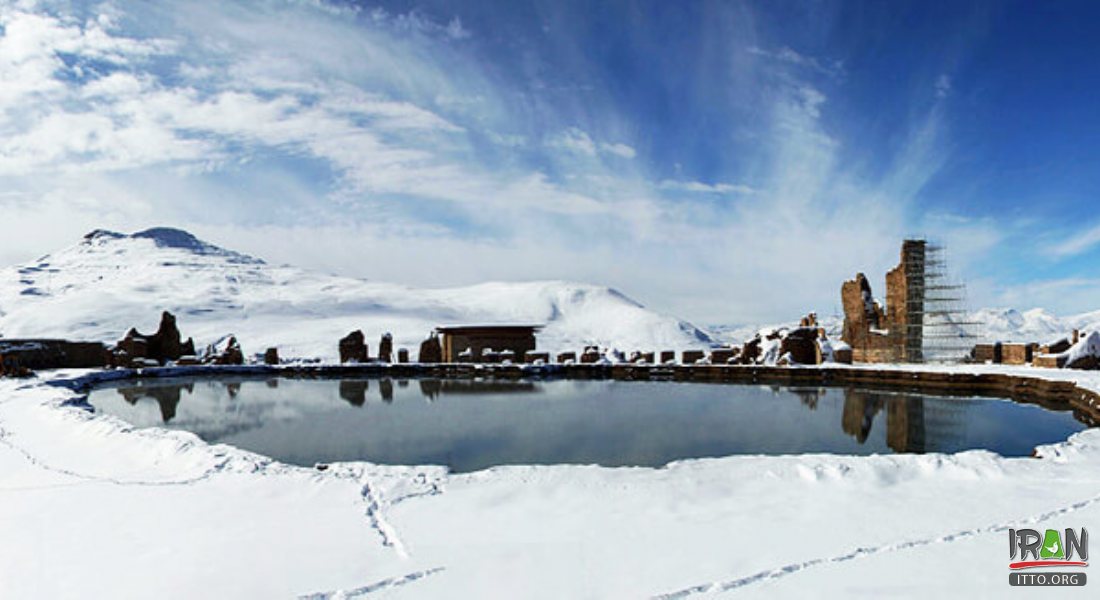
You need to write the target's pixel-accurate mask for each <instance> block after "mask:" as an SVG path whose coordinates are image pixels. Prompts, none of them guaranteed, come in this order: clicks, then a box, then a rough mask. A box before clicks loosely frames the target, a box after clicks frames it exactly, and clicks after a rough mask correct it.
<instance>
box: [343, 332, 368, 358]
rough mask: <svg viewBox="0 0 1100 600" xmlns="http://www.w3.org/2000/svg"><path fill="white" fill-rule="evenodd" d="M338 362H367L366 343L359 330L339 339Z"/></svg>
mask: <svg viewBox="0 0 1100 600" xmlns="http://www.w3.org/2000/svg"><path fill="white" fill-rule="evenodd" d="M340 362H342V363H347V362H357V363H365V362H367V343H366V338H365V337H364V336H363V332H362V331H361V330H359V329H356V330H355V331H353V332H351V333H349V334H347V335H346V336H344V337H343V338H341V339H340Z"/></svg>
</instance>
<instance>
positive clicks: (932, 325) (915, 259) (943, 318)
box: [902, 238, 981, 363]
mask: <svg viewBox="0 0 1100 600" xmlns="http://www.w3.org/2000/svg"><path fill="white" fill-rule="evenodd" d="M902 257H903V263H904V268H905V275H906V306H905V313H906V331H905V332H904V335H905V359H906V361H907V362H916V363H920V362H959V361H962V360H964V359H965V358H966V357H967V356H969V354H970V350H971V348H973V347H974V344H975V343H977V340H978V337H979V336H978V335H977V329H978V327H979V326H980V325H981V324H980V323H977V322H975V321H973V320H971V318H970V313H969V310H968V307H967V301H966V285H965V284H963V283H961V282H957V281H955V280H953V279H952V278H951V277H950V275H949V272H948V270H947V258H946V251H945V249H944V247H943V245H941V244H934V243H930V242H928V241H927V240H925V239H922V238H917V239H908V240H905V242H904V243H903V245H902Z"/></svg>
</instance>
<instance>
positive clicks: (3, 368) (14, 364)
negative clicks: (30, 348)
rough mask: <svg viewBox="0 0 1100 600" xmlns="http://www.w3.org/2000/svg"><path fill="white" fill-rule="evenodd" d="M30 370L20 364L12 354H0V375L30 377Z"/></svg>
mask: <svg viewBox="0 0 1100 600" xmlns="http://www.w3.org/2000/svg"><path fill="white" fill-rule="evenodd" d="M31 375H33V373H31V370H30V369H28V368H26V367H24V366H22V365H20V364H19V359H18V358H16V357H15V356H13V355H10V354H9V355H7V356H5V355H3V354H0V377H30V376H31Z"/></svg>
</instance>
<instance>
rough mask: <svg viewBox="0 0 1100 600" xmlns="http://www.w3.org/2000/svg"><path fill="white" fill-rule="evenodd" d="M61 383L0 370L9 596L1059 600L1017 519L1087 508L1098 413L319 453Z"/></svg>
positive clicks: (1098, 454)
mask: <svg viewBox="0 0 1100 600" xmlns="http://www.w3.org/2000/svg"><path fill="white" fill-rule="evenodd" d="M940 368H943V367H940ZM968 369H969V370H988V371H995V372H1010V373H1012V372H1016V373H1024V374H1027V375H1031V376H1048V377H1054V378H1058V379H1068V378H1072V379H1076V380H1078V381H1079V383H1080V384H1082V385H1086V386H1088V387H1090V388H1092V389H1100V374H1097V373H1084V372H1076V373H1073V372H1067V371H1056V370H1045V369H1030V368H1025V367H1017V368H1007V367H1000V366H972V367H968ZM72 374H73V373H68V374H65V373H58V374H54V375H53V376H62V375H69V376H71V375H72ZM71 395H72V394H71V393H70V392H68V391H66V390H64V389H61V388H56V387H51V386H48V385H45V384H44V383H42V382H41V381H13V380H0V531H2V532H3V542H2V543H0V597H4V598H78V597H79V598H89V597H118V598H138V597H159V598H175V597H178V598H195V597H207V598H284V597H285V598H289V597H296V596H310V595H316V596H318V597H365V596H369V597H375V596H379V597H416V598H454V597H493V598H517V597H522V598H585V597H587V598H632V597H655V596H657V597H661V596H663V597H706V596H710V595H723V594H725V593H730V594H731V595H732V594H733V593H737V594H738V595H745V596H750V597H766V598H775V597H791V598H803V597H838V596H840V595H844V596H857V597H867V598H881V597H886V596H888V597H937V596H942V597H1002V596H1004V595H1006V594H1007V593H1009V591H1011V592H1013V593H1014V594H1021V595H1027V596H1031V597H1053V596H1052V595H1051V594H1052V592H1051V591H1050V590H1042V589H1032V590H1022V589H1011V590H1010V588H1009V587H1008V581H1007V577H1008V568H1007V564H1008V562H1009V561H1008V553H1007V543H1006V541H1007V540H1006V538H1007V530H1008V528H1010V527H1026V526H1030V527H1035V528H1040V529H1042V528H1045V527H1051V528H1057V529H1061V528H1065V527H1073V528H1078V527H1082V526H1083V527H1086V528H1093V530H1095V529H1094V528H1095V526H1096V523H1098V522H1100V431H1097V430H1089V431H1085V432H1083V433H1080V434H1077V435H1075V436H1073V437H1072V438H1071V439H1070V440H1069V441H1067V442H1065V443H1061V444H1054V445H1050V446H1044V447H1041V448H1040V449H1039V454H1040V458H1038V459H1033V458H1016V459H1005V458H1001V457H998V456H996V455H994V454H991V453H989V452H984V451H971V452H964V453H960V454H957V455H940V454H929V455H890V456H871V457H847V456H832V455H806V456H780V457H766V456H740V457H730V458H723V459H707V460H693V461H686V462H680V463H674V464H671V465H668V466H667V467H665V468H660V469H650V468H615V469H612V468H602V467H586V466H551V467H545V466H544V467H501V468H494V469H490V470H487V471H480V472H477V473H472V474H462V475H451V474H448V473H447V472H445V470H444V469H442V468H437V467H419V468H418V467H383V466H375V465H369V464H362V463H356V464H344V465H336V466H334V467H332V468H330V469H328V470H326V471H317V470H313V469H303V468H295V467H288V466H284V465H280V464H277V463H274V462H271V461H268V460H266V459H264V458H262V457H259V456H256V455H252V454H248V453H246V452H243V451H240V450H237V449H234V448H231V447H227V446H210V445H207V444H205V443H203V442H201V441H200V440H198V439H197V438H196V437H195V436H193V435H191V434H189V433H184V432H179V431H173V432H169V431H166V430H162V429H149V430H134V429H132V428H130V427H129V426H127V425H126V424H125V423H123V422H121V421H119V420H117V419H114V418H111V417H104V416H94V415H91V414H89V413H86V412H84V411H82V410H80V409H79V408H75V407H71V406H63V405H62V402H63V401H64V400H65V399H66V398H69V397H71ZM1089 589H1090V588H1089V587H1087V586H1086V587H1085V588H1077V589H1071V588H1060V589H1058V590H1057V596H1058V597H1061V596H1062V595H1070V596H1075V597H1084V596H1085V595H1089V592H1088V591H1087V590H1089Z"/></svg>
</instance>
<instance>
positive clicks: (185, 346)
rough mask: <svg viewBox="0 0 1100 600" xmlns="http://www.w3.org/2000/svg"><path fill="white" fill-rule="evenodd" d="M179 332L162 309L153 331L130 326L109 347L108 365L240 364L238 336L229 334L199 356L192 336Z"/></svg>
mask: <svg viewBox="0 0 1100 600" xmlns="http://www.w3.org/2000/svg"><path fill="white" fill-rule="evenodd" d="M181 338H182V336H181V335H180V331H179V329H178V328H177V327H176V317H175V316H173V315H172V313H170V312H167V311H165V312H164V313H162V314H161V316H160V326H159V327H157V331H156V333H154V334H152V335H148V334H144V333H141V332H139V331H138V330H137V329H130V331H128V332H126V336H125V337H123V338H122V339H121V340H119V341H118V343H117V344H115V345H114V347H112V348H111V349H110V350H109V356H110V359H111V363H110V364H111V366H115V367H132V368H141V367H149V366H157V365H164V364H167V363H170V362H172V363H176V364H178V365H198V364H215V365H241V364H244V353H243V352H242V351H241V346H240V344H239V343H237V338H236V337H234V336H232V335H228V336H225V337H224V338H222V339H221V340H218V341H217V342H215V343H214V344H211V345H210V346H208V347H207V348H206V350H205V352H203V353H202V356H198V354H197V353H196V352H195V342H194V341H193V340H192V339H191V338H187V341H185V342H184V341H180V340H181Z"/></svg>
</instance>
